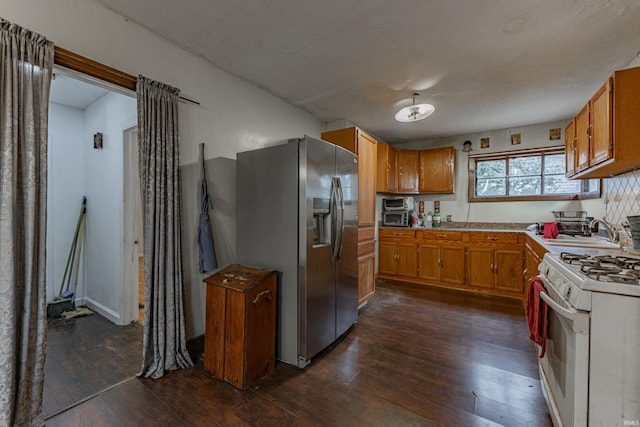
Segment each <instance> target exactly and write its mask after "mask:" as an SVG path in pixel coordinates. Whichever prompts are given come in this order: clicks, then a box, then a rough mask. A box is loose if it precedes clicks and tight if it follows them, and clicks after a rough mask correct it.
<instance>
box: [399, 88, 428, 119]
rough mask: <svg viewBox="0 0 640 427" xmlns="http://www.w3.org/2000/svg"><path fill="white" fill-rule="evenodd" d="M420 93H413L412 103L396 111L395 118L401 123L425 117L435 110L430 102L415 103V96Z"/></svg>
mask: <svg viewBox="0 0 640 427" xmlns="http://www.w3.org/2000/svg"><path fill="white" fill-rule="evenodd" d="M418 95H420V94H419V93H417V92H414V93H413V104H411V105H410V106H408V107H404V108H403V109H401V110H400V111H398V112H397V113H396V120H397V121H399V122H403V123H408V122H417V121H418V120H422V119H426V118H427V117H429V116H430V115H432V114H433V112H434V111H435V107H434V106H433V105H431V104H416V96H418Z"/></svg>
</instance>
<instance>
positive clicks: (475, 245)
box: [378, 228, 524, 299]
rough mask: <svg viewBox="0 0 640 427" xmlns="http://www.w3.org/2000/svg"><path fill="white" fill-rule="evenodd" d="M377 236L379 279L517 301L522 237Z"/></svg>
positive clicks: (520, 288) (444, 233) (401, 232)
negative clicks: (390, 279) (496, 296)
mask: <svg viewBox="0 0 640 427" xmlns="http://www.w3.org/2000/svg"><path fill="white" fill-rule="evenodd" d="M379 235H380V241H379V266H378V273H379V275H380V277H387V278H394V279H398V280H405V281H411V282H415V283H422V284H429V285H436V286H443V287H450V288H456V289H464V290H468V291H473V292H477V293H484V294H495V295H504V296H508V297H512V298H518V299H520V298H522V295H523V290H524V286H523V278H522V272H523V268H524V267H523V266H524V253H523V248H524V235H523V234H522V233H519V232H472V231H469V232H466V231H450V230H447V231H443V230H417V231H415V230H411V229H401V230H396V229H389V228H384V229H381V230H380V233H379ZM414 260H415V261H414Z"/></svg>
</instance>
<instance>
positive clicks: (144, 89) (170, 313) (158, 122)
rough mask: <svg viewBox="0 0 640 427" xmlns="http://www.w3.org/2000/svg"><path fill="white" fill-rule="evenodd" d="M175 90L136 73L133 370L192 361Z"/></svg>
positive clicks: (158, 371)
mask: <svg viewBox="0 0 640 427" xmlns="http://www.w3.org/2000/svg"><path fill="white" fill-rule="evenodd" d="M178 93H179V90H178V89H176V88H173V87H171V86H168V85H166V84H163V83H159V82H156V81H153V80H150V79H148V78H146V77H143V76H139V77H138V82H137V97H138V129H139V132H138V142H139V147H140V158H139V164H140V182H141V190H142V217H143V227H142V230H143V236H142V238H143V239H142V240H143V242H144V243H143V245H144V249H143V252H144V283H145V301H144V302H145V304H144V338H143V347H142V352H143V354H142V359H143V361H142V369H141V371H140V372H139V373H138V376H143V377H152V378H160V377H161V376H163V375H164V373H165V372H166V371H171V370H176V369H179V368H187V367H190V366H193V363H192V361H191V358H190V357H189V353H188V352H187V346H186V337H185V318H184V297H183V280H182V243H181V229H182V224H181V221H182V209H181V199H182V196H181V193H180V169H179V167H180V158H179V137H178Z"/></svg>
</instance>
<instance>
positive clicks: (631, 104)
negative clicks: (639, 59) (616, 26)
mask: <svg viewBox="0 0 640 427" xmlns="http://www.w3.org/2000/svg"><path fill="white" fill-rule="evenodd" d="M638 99H640V67H635V68H628V69H626V70H620V71H616V72H614V73H613V74H612V75H611V77H609V79H608V80H607V81H606V82H605V83H604V84H603V85H602V87H600V89H598V90H597V91H596V93H595V94H594V95H593V96H592V97H591V99H590V100H589V102H588V103H587V104H586V105H585V106H584V108H583V109H582V110H581V111H580V112H579V113H578V115H577V116H576V117H575V119H574V120H575V122H574V126H575V135H576V136H575V138H576V144H575V150H574V152H573V156H574V161H575V162H576V164H577V166H576V167H577V169H576V173H575V174H574V175H573V176H572V177H573V178H577V179H585V178H608V177H611V176H614V175H619V174H622V173H625V172H628V171H630V170H633V169H636V168H637V167H638V165H640V144H638V141H640V120H638V117H640V102H638ZM570 125H571V124H570ZM567 144H568V142H567V141H566V140H565V147H566V146H567ZM567 153H568V151H567Z"/></svg>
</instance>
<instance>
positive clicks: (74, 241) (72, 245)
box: [58, 196, 87, 297]
mask: <svg viewBox="0 0 640 427" xmlns="http://www.w3.org/2000/svg"><path fill="white" fill-rule="evenodd" d="M86 203H87V198H86V196H82V206H81V207H80V216H78V222H77V224H76V231H75V233H74V234H73V241H72V242H71V248H70V249H69V257H68V258H67V265H66V266H65V268H64V275H63V276H62V283H60V291H59V292H58V297H61V296H62V290H63V289H64V282H65V279H66V278H67V273H69V266H70V265H71V258H72V257H73V255H74V253H75V251H76V244H77V243H78V232H79V231H80V221H81V220H82V215H83V213H84V211H85V209H86V208H85V206H86Z"/></svg>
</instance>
